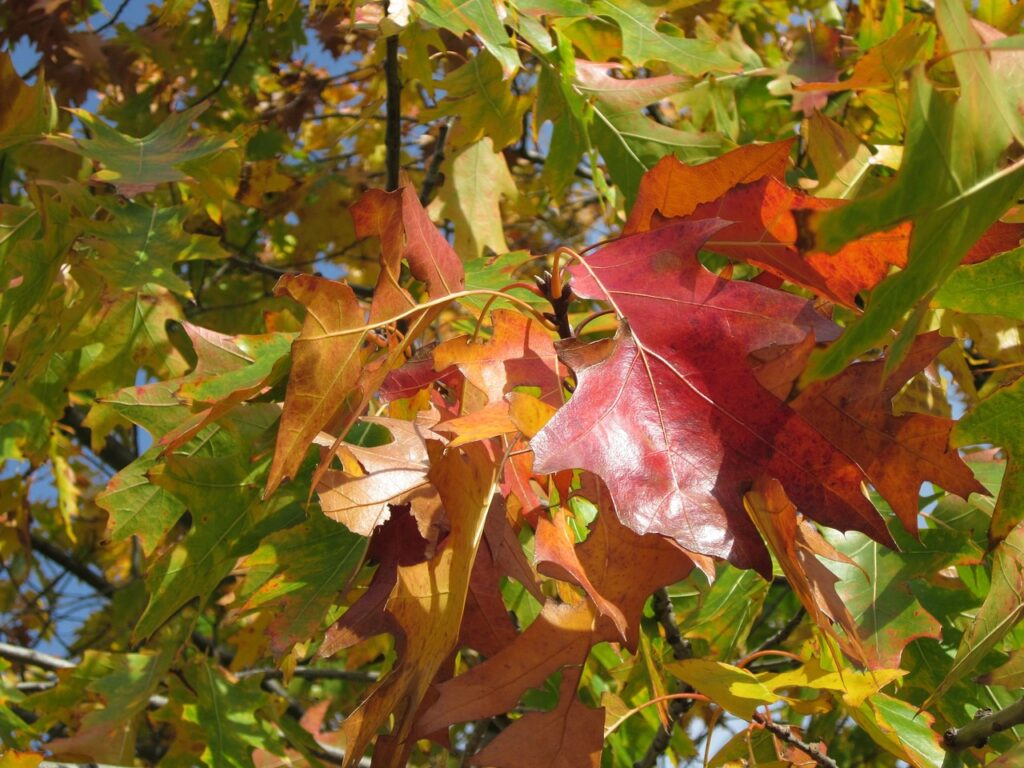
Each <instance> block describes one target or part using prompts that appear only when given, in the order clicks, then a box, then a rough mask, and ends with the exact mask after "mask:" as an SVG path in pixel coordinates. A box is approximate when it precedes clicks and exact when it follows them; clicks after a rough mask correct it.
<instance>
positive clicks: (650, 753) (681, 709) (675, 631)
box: [633, 587, 695, 768]
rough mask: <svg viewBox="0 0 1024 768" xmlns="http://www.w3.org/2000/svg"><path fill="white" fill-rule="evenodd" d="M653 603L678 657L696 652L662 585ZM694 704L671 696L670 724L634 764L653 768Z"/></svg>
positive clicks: (635, 767) (685, 689)
mask: <svg viewBox="0 0 1024 768" xmlns="http://www.w3.org/2000/svg"><path fill="white" fill-rule="evenodd" d="M652 607H653V608H654V617H655V618H656V619H657V620H658V623H659V624H661V627H662V629H663V630H664V631H665V641H666V642H667V643H668V645H669V647H670V648H671V649H672V655H673V656H675V658H676V660H677V661H684V660H686V659H689V658H691V657H692V656H693V649H692V648H691V647H690V642H689V640H686V639H685V638H684V637H683V636H682V635H681V634H680V632H679V625H678V624H677V623H676V613H675V610H674V609H673V608H672V599H671V598H670V597H669V596H668V590H666V589H665V588H664V587H662V588H661V589H658V590H656V591H655V593H654V599H653V601H652ZM677 693H695V691H694V689H693V688H692V687H690V686H689V685H682V686H680V687H679V689H678V691H677ZM692 706H693V699H673V700H672V703H670V704H669V705H668V723H667V725H659V726H658V730H657V732H656V733H655V734H654V738H653V739H651V743H650V745H649V746H648V747H647V752H645V753H644V756H643V757H641V758H640V759H639V760H637V761H636V762H635V763H633V768H653V766H654V765H655V763H657V762H658V758H659V757H661V756H662V755H663V754H664V753H665V750H666V749H668V744H669V741H670V740H671V739H672V729H673V728H674V727H675V724H676V723H677V722H678V721H679V720H680V719H681V718H682V717H683V716H684V715H685V714H686V713H687V712H689V711H690V708H691V707H692Z"/></svg>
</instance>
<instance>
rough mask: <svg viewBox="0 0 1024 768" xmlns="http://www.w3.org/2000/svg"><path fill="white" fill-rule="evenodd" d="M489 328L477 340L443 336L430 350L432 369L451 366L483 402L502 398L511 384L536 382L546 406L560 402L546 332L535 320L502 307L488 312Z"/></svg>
mask: <svg viewBox="0 0 1024 768" xmlns="http://www.w3.org/2000/svg"><path fill="white" fill-rule="evenodd" d="M491 321H492V322H493V324H494V333H493V334H492V336H491V338H489V339H488V340H487V341H486V342H484V343H483V344H475V343H472V342H471V340H470V338H469V337H468V336H460V337H459V338H457V339H452V340H450V341H446V342H444V343H443V344H441V345H439V346H438V347H437V348H436V349H435V350H434V368H435V369H436V370H438V371H443V370H446V369H447V368H449V367H450V366H453V365H454V366H456V367H458V369H459V370H460V371H462V373H463V375H465V377H466V378H467V379H468V380H469V381H470V383H472V384H473V386H475V387H476V388H477V389H479V390H480V391H481V392H483V393H484V394H485V395H486V396H487V400H488V402H491V403H504V402H505V400H504V396H505V395H506V394H507V393H509V392H511V391H512V390H513V389H514V388H515V387H520V386H526V387H539V388H540V391H541V394H540V398H541V400H543V401H544V402H546V403H547V404H548V405H552V406H554V407H555V408H558V407H560V406H561V405H562V378H561V376H560V375H559V369H560V366H559V363H558V355H557V353H556V352H555V347H554V344H553V343H552V341H551V334H550V333H548V331H547V330H545V329H544V327H543V326H541V325H540V323H538V322H536V321H535V320H533V319H531V318H529V317H526V316H525V315H523V314H521V313H519V312H515V311H512V310H508V309H496V310H494V312H492V313H491Z"/></svg>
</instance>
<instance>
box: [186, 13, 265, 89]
mask: <svg viewBox="0 0 1024 768" xmlns="http://www.w3.org/2000/svg"><path fill="white" fill-rule="evenodd" d="M259 10H260V0H253V4H252V14H251V15H250V16H249V23H248V24H246V25H245V34H244V35H242V42H240V43H239V44H238V48H236V49H235V53H234V54H233V55H232V56H231V59H230V61H228V65H227V66H226V67H225V68H224V71H223V72H222V73H221V75H220V79H219V80H218V81H217V83H216V85H214V86H213V88H211V89H210V90H209V91H207V92H206V93H204V94H203V95H202V96H200V97H199V98H198V99H196V100H195V101H193V102H192V103H191V104H189V106H190V107H194V106H196V105H197V104H201V103H202V102H204V101H206V100H207V99H212V98H213V97H214V96H216V95H217V94H218V93H220V89H221V88H223V87H224V85H225V83H227V81H228V78H229V77H231V72H232V71H233V70H234V68H235V65H236V64H237V63H238V60H239V59H240V58H241V57H242V53H243V52H244V51H245V47H246V46H247V45H248V44H249V35H251V34H252V28H253V27H254V26H256V16H257V15H258V13H259Z"/></svg>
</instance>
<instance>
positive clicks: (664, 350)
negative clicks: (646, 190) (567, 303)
mask: <svg viewBox="0 0 1024 768" xmlns="http://www.w3.org/2000/svg"><path fill="white" fill-rule="evenodd" d="M721 227H722V222H719V221H702V222H694V223H684V224H674V225H669V226H666V227H662V228H661V229H657V230H654V231H652V232H648V233H643V234H640V235H634V236H632V237H629V238H625V239H623V240H620V241H618V242H616V243H614V244H612V245H609V246H607V247H605V248H603V249H601V250H599V251H597V252H596V253H595V254H594V255H592V256H590V257H589V258H588V259H587V260H586V262H585V263H583V264H581V265H578V266H574V267H573V268H572V273H573V278H574V283H573V290H574V291H575V292H576V293H577V294H578V295H580V296H582V297H584V298H594V299H604V300H606V301H608V302H609V303H610V304H611V305H612V306H613V307H614V308H615V310H616V312H617V314H618V315H619V316H620V317H621V318H622V325H621V327H620V329H619V332H618V334H617V335H616V337H615V338H614V339H606V340H602V341H599V342H596V343H594V344H587V345H581V344H578V343H576V344H567V345H565V346H564V347H563V348H562V354H563V359H564V360H565V362H566V363H567V364H568V365H569V366H570V367H572V368H573V369H574V370H575V371H576V375H577V382H578V383H577V387H576V392H575V394H574V395H573V397H572V399H571V400H570V401H569V403H568V404H567V405H566V406H564V407H563V408H562V409H561V410H559V412H558V413H557V414H556V415H555V417H554V418H553V419H552V420H551V421H550V422H548V424H547V426H546V427H545V428H544V429H543V430H541V432H540V433H539V434H538V435H537V436H536V437H535V438H534V439H533V441H532V446H533V449H534V452H535V454H536V465H537V469H538V470H539V471H543V472H552V471H557V470H559V469H564V468H570V467H583V468H585V469H589V470H591V471H593V472H595V473H596V474H597V475H599V476H600V477H601V478H602V479H603V480H604V481H605V482H606V483H607V484H608V488H609V490H610V492H611V495H612V498H613V500H614V502H615V508H616V509H617V510H618V514H619V516H620V519H622V521H623V522H624V523H625V524H626V525H627V526H629V527H630V528H632V529H633V530H634V531H636V532H637V533H660V534H663V535H666V536H669V537H671V538H674V539H675V540H676V541H677V542H679V544H680V545H681V546H682V547H683V548H684V549H686V550H688V551H692V552H696V553H700V554H705V555H711V556H715V557H722V558H726V559H728V560H730V562H732V563H734V564H735V565H738V566H743V567H751V566H753V567H756V568H758V569H759V570H760V571H761V572H762V573H765V574H767V573H769V572H770V568H771V565H770V559H769V557H768V553H767V550H765V548H764V544H763V543H762V542H761V539H760V537H759V536H758V535H757V531H756V530H755V528H754V526H753V524H752V523H751V522H750V519H749V518H748V517H747V514H746V512H745V511H744V510H743V504H742V494H743V491H744V490H745V487H744V486H747V485H748V484H749V483H751V482H753V481H754V480H755V479H757V477H759V476H760V475H762V474H767V475H769V476H773V477H776V478H778V479H779V480H780V481H781V482H782V484H783V486H784V487H785V488H786V492H787V493H788V494H789V496H790V497H791V498H793V499H794V501H795V502H796V503H797V506H798V507H799V508H801V509H806V510H807V511H808V513H809V514H813V516H814V517H815V519H817V520H819V521H821V522H824V523H826V524H828V525H831V526H833V527H836V528H839V529H842V530H849V529H855V530H860V531H863V532H865V533H868V534H869V535H871V536H873V537H875V538H877V539H878V540H880V541H884V542H889V541H891V539H890V537H889V534H888V531H887V530H886V528H885V525H884V523H883V521H882V519H881V517H880V516H879V515H878V513H877V512H876V511H875V509H874V507H873V506H872V505H871V504H870V502H868V500H867V499H866V498H865V496H864V494H863V492H862V490H861V480H862V478H863V474H862V472H861V470H860V468H859V467H858V466H857V465H856V464H855V463H854V462H853V461H852V460H850V459H849V458H848V457H847V456H846V455H844V454H843V453H842V452H841V451H839V450H838V449H837V448H836V447H835V446H833V445H832V444H831V443H830V442H829V441H827V440H826V439H825V438H824V437H822V436H821V435H820V434H819V433H818V432H817V431H816V430H815V429H814V428H813V427H812V426H811V425H810V424H809V423H808V422H807V421H805V420H804V419H803V418H801V417H800V415H799V414H797V413H796V412H795V411H793V410H792V409H790V408H788V407H787V406H786V405H784V404H783V403H781V402H779V401H778V400H777V399H776V398H775V397H773V396H772V394H771V393H770V392H768V391H767V390H766V389H764V388H763V387H762V386H761V384H759V383H758V381H757V379H756V377H755V376H754V373H753V371H752V369H751V367H750V365H749V363H748V362H747V355H748V354H749V353H750V352H753V351H755V350H757V349H763V348H766V347H769V346H771V345H773V344H780V345H786V344H796V343H799V342H801V341H803V340H804V339H805V338H806V337H807V336H808V334H814V336H815V337H816V338H819V339H820V338H829V337H831V336H834V333H835V331H834V329H833V327H832V325H831V324H830V323H829V321H827V320H825V318H823V317H822V316H821V315H819V314H818V313H816V312H815V311H814V309H813V307H812V306H811V305H810V304H809V303H808V302H805V301H803V300H801V299H799V298H797V297H795V296H792V295H789V294H786V293H783V292H780V291H775V290H772V289H769V288H765V287H762V286H759V285H754V284H751V283H739V282H731V281H726V280H722V279H720V278H718V277H717V276H715V275H713V274H711V273H710V272H708V271H707V270H705V269H704V268H703V267H701V266H700V264H699V263H698V262H697V259H696V256H695V254H696V251H697V250H698V249H699V248H700V247H701V245H703V243H704V242H705V241H706V240H707V239H708V237H709V236H711V235H712V234H714V233H715V232H716V230H719V229H720V228H721Z"/></svg>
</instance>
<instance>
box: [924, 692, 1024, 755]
mask: <svg viewBox="0 0 1024 768" xmlns="http://www.w3.org/2000/svg"><path fill="white" fill-rule="evenodd" d="M979 715H980V717H979ZM1021 724H1024V699H1021V700H1020V701H1017V702H1015V703H1013V704H1011V705H1010V706H1008V707H1007V708H1006V709H1001V710H999V711H998V712H988V711H987V710H984V709H980V710H978V712H977V713H976V714H975V715H974V720H972V721H971V722H969V723H968V724H967V725H965V726H962V727H961V728H950V729H949V730H948V731H946V732H945V733H944V734H942V745H943V746H944V747H945V748H946V749H948V750H949V751H950V752H960V751H961V750H964V749H970V748H971V747H983V746H985V744H986V742H987V741H988V739H989V737H990V736H991V735H992V734H993V733H1000V732H1001V731H1005V730H1007V729H1008V728H1012V727H1013V726H1015V725H1021Z"/></svg>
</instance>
